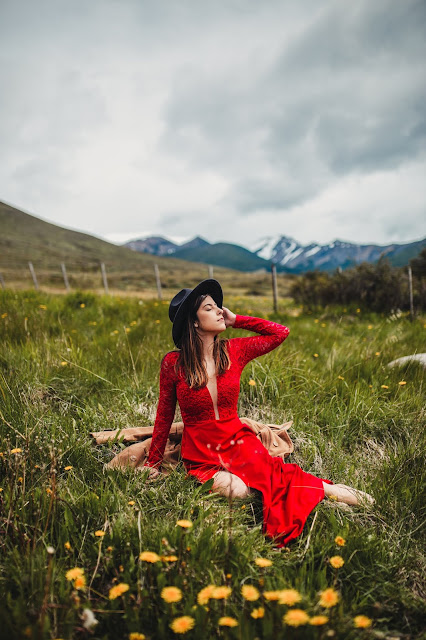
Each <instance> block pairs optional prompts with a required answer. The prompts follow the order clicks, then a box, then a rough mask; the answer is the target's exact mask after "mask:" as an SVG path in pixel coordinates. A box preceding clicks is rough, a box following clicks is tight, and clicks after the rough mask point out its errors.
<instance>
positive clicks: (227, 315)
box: [222, 307, 237, 328]
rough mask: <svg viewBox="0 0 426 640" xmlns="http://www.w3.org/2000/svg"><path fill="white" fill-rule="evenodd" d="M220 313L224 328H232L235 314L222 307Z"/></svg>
mask: <svg viewBox="0 0 426 640" xmlns="http://www.w3.org/2000/svg"><path fill="white" fill-rule="evenodd" d="M222 311H223V319H224V320H225V325H226V328H228V327H233V326H234V323H235V318H236V317H237V316H236V315H235V313H232V311H230V310H229V309H227V308H226V307H222Z"/></svg>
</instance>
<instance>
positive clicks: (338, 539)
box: [334, 536, 346, 547]
mask: <svg viewBox="0 0 426 640" xmlns="http://www.w3.org/2000/svg"><path fill="white" fill-rule="evenodd" d="M334 542H335V543H336V544H338V545H339V547H344V546H345V544H346V540H345V539H344V538H342V536H336V537H335V538H334Z"/></svg>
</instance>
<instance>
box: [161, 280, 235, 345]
mask: <svg viewBox="0 0 426 640" xmlns="http://www.w3.org/2000/svg"><path fill="white" fill-rule="evenodd" d="M203 293H207V294H208V295H210V296H211V297H212V298H213V300H214V301H215V302H216V304H217V306H218V307H221V308H222V303H223V291H222V287H221V286H220V284H219V283H218V281H217V280H212V279H209V280H203V281H202V282H200V284H197V286H196V287H195V288H194V289H182V290H181V291H179V293H177V294H176V295H175V297H174V298H173V300H172V301H171V303H170V306H169V318H170V320H171V321H172V322H173V328H172V337H173V342H174V343H175V345H176V346H177V347H178V349H180V341H181V339H182V333H183V327H184V324H185V319H186V316H187V313H188V311H189V309H190V307H191V304H192V303H193V302H194V301H195V300H196V298H197V297H198V296H200V295H202V294H203Z"/></svg>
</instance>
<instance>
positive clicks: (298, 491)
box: [147, 315, 332, 546]
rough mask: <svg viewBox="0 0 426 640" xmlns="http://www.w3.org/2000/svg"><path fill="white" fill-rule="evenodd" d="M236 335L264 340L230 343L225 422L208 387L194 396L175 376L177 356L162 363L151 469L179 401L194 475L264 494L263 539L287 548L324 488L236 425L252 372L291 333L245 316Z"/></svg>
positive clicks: (223, 389)
mask: <svg viewBox="0 0 426 640" xmlns="http://www.w3.org/2000/svg"><path fill="white" fill-rule="evenodd" d="M234 328H235V329H248V330H251V331H256V332H257V333H259V334H261V335H259V336H252V337H249V338H231V339H230V340H228V353H229V357H230V360H231V367H230V368H229V369H228V370H227V371H225V373H223V374H221V375H218V376H217V409H218V412H219V419H216V416H215V411H214V406H213V401H212V397H211V395H210V391H209V390H208V388H207V386H204V387H202V388H200V389H190V387H189V386H188V384H187V383H186V380H185V376H184V374H183V373H182V372H179V373H178V374H176V372H175V363H176V360H177V358H178V355H179V352H178V351H171V352H170V353H167V354H166V355H165V356H164V358H163V361H162V363H161V371H160V398H159V402H158V408H157V415H156V419H155V425H154V432H153V437H152V443H151V448H150V452H149V457H148V462H147V465H148V466H151V467H154V466H159V465H160V464H161V461H162V459H163V454H164V449H165V446H166V441H167V437H168V434H169V431H170V427H171V424H172V422H173V419H174V415H175V409H176V400H178V401H179V406H180V410H181V414H182V420H183V423H184V431H183V436H182V446H181V455H182V460H183V462H184V465H185V467H186V469H187V471H188V473H190V474H191V475H193V476H195V477H196V478H198V480H199V481H200V482H206V481H207V480H209V479H210V478H212V477H213V476H214V475H215V473H217V472H218V471H230V472H231V473H233V474H235V475H236V476H238V477H239V478H241V480H243V482H245V484H246V485H247V486H248V487H251V488H253V489H257V490H258V491H260V492H261V494H262V498H263V532H264V533H265V534H266V535H267V536H269V537H271V538H274V540H275V543H276V544H277V545H278V546H283V545H285V544H287V543H288V542H289V541H290V540H292V539H294V538H296V537H297V536H298V535H300V533H301V532H302V529H303V526H304V524H305V522H306V519H307V517H308V515H309V514H310V512H311V511H312V509H314V507H315V506H316V505H317V504H318V503H319V502H320V501H321V500H322V499H323V498H324V488H323V484H322V480H321V479H320V478H317V477H316V476H313V475H311V474H309V473H305V472H304V471H302V469H301V468H300V467H299V466H297V465H295V464H286V463H285V462H284V461H283V460H282V459H281V458H274V457H273V456H271V455H270V454H269V452H268V451H267V449H265V447H264V446H263V445H262V443H261V442H260V441H259V439H258V438H257V437H256V436H255V434H254V432H253V431H252V430H251V429H250V427H248V426H247V425H245V424H243V423H242V422H241V421H240V419H239V418H238V415H237V403H238V395H239V391H240V377H241V372H242V370H243V369H244V367H245V366H246V364H247V363H248V362H250V360H253V358H256V357H257V356H260V355H263V354H265V353H268V352H269V351H272V349H275V348H276V347H278V346H279V345H280V344H281V342H283V341H284V340H285V339H286V338H287V336H288V334H289V333H290V331H289V329H288V328H287V327H284V326H283V325H280V324H277V323H275V322H270V321H268V320H262V319H260V318H252V317H249V316H241V315H237V317H236V320H235V324H234ZM325 482H330V481H328V480H326V481H325ZM331 484H332V483H331Z"/></svg>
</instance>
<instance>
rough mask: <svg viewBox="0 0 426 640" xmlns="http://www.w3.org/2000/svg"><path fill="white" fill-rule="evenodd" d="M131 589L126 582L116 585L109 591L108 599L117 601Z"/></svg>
mask: <svg viewBox="0 0 426 640" xmlns="http://www.w3.org/2000/svg"><path fill="white" fill-rule="evenodd" d="M129 589H130V587H129V585H128V584H126V583H125V582H120V583H119V584H116V585H115V586H114V587H111V589H110V590H109V595H108V598H109V599H110V600H115V599H116V598H118V597H119V596H122V595H123V593H126V591H128V590H129Z"/></svg>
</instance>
